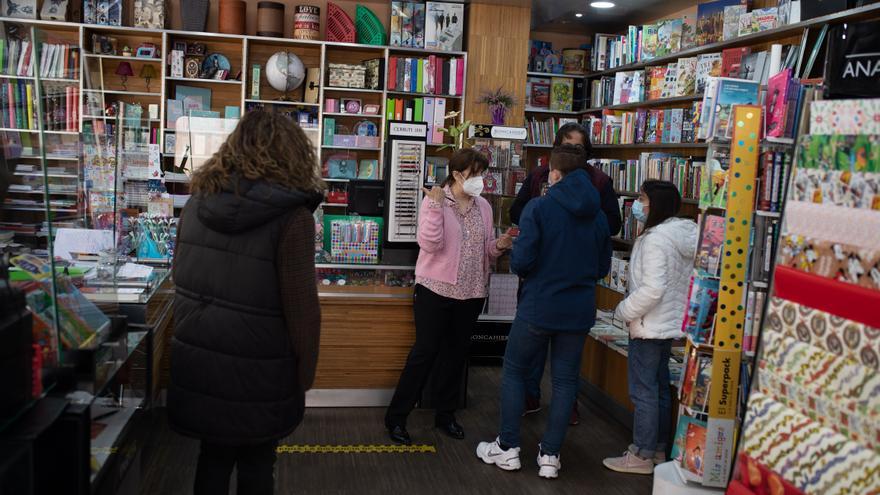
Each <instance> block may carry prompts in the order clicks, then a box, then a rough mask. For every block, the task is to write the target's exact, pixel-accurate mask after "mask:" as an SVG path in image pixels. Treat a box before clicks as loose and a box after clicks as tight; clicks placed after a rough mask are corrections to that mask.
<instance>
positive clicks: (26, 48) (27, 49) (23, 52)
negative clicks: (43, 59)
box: [0, 37, 36, 77]
mask: <svg viewBox="0 0 880 495" xmlns="http://www.w3.org/2000/svg"><path fill="white" fill-rule="evenodd" d="M35 58H36V57H34V44H33V43H32V42H31V41H29V40H26V39H17V38H12V37H10V38H9V39H4V38H0V68H2V70H3V73H4V74H6V75H9V76H22V77H32V76H33V75H34V59H35Z"/></svg>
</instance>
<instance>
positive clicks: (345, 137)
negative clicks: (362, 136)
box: [333, 134, 358, 148]
mask: <svg viewBox="0 0 880 495" xmlns="http://www.w3.org/2000/svg"><path fill="white" fill-rule="evenodd" d="M357 138H358V136H352V135H349V134H336V135H335V136H333V146H351V147H352V148H354V147H355V146H357Z"/></svg>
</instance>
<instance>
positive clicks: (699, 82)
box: [695, 53, 721, 94]
mask: <svg viewBox="0 0 880 495" xmlns="http://www.w3.org/2000/svg"><path fill="white" fill-rule="evenodd" d="M719 76H721V54H720V53H704V54H702V55H698V56H697V73H696V77H695V84H696V92H697V93H698V94H699V93H703V92H705V90H706V81H707V80H708V78H709V77H719Z"/></svg>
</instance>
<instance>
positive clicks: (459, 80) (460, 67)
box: [455, 58, 464, 96]
mask: <svg viewBox="0 0 880 495" xmlns="http://www.w3.org/2000/svg"><path fill="white" fill-rule="evenodd" d="M463 89H464V59H463V58H460V59H458V64H457V65H456V66H455V94H456V95H458V96H461V94H462V93H463V91H462V90H463Z"/></svg>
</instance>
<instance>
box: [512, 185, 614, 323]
mask: <svg viewBox="0 0 880 495" xmlns="http://www.w3.org/2000/svg"><path fill="white" fill-rule="evenodd" d="M519 228H520V234H519V237H518V238H517V239H516V242H515V243H514V245H513V252H512V253H511V258H510V268H511V270H512V271H513V272H514V273H516V274H517V275H519V276H520V277H521V278H523V279H524V280H523V282H522V283H523V286H522V292H521V294H520V300H519V305H518V308H517V311H516V317H517V318H518V319H520V320H523V321H525V322H526V323H530V324H532V325H534V326H536V327H539V328H543V329H546V330H555V331H565V332H581V333H586V332H589V330H590V328H592V326H593V323H594V322H595V320H596V294H595V290H596V281H597V280H599V279H602V278H603V277H605V275H607V274H608V270H609V269H610V267H611V237H610V235H609V231H608V221H607V219H606V218H605V214H604V213H603V212H602V211H601V209H600V204H599V193H598V192H597V191H596V188H595V187H593V184H592V182H591V181H590V176H589V175H587V173H586V172H585V171H584V170H575V171H574V172H571V173H569V174H568V175H566V176H565V177H564V178H563V179H562V180H561V181H559V182H558V183H556V184H554V185H553V187H551V188H550V189H549V191H548V192H547V194H546V195H545V196H542V197H540V198H535V199H533V200H532V201H529V203H528V205H526V208H525V210H523V214H522V217H521V218H520V224H519Z"/></svg>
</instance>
